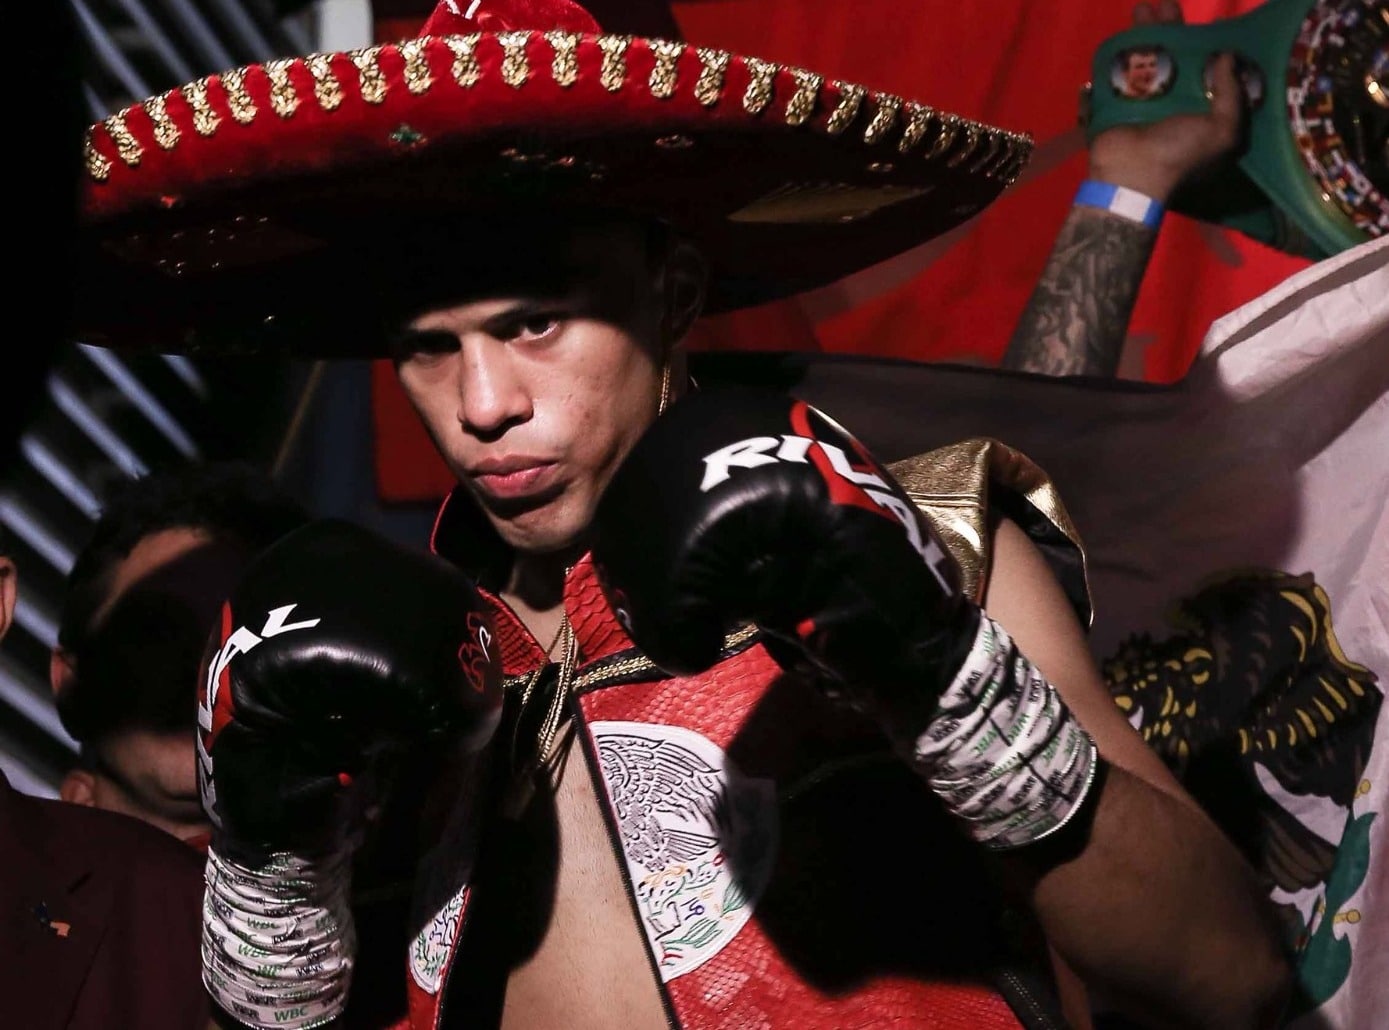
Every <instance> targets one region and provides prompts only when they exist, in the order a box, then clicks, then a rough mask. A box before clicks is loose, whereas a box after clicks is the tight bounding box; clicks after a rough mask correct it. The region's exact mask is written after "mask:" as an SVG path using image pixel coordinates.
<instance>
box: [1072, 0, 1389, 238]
mask: <svg viewBox="0 0 1389 1030" xmlns="http://www.w3.org/2000/svg"><path fill="white" fill-rule="evenodd" d="M1222 51H1231V52H1233V53H1234V54H1235V55H1236V69H1237V75H1238V77H1239V80H1240V83H1241V85H1242V87H1243V88H1244V91H1245V95H1246V97H1247V98H1248V100H1249V106H1250V108H1251V110H1250V112H1249V126H1248V137H1247V145H1246V147H1245V149H1244V152H1243V156H1242V157H1241V158H1240V159H1239V162H1238V168H1237V170H1231V171H1229V172H1226V173H1221V175H1220V176H1219V177H1217V178H1214V179H1212V181H1209V182H1206V181H1203V182H1202V184H1201V187H1200V189H1199V190H1196V189H1193V190H1191V191H1189V193H1190V195H1189V196H1188V195H1186V193H1183V192H1182V191H1178V194H1177V195H1176V196H1174V197H1173V198H1172V202H1171V204H1170V205H1169V206H1170V207H1172V208H1173V209H1174V210H1177V211H1180V212H1182V213H1183V214H1187V215H1190V216H1191V217H1194V218H1199V219H1201V220H1202V221H1207V222H1217V223H1219V224H1221V225H1225V226H1227V227H1229V228H1232V229H1236V230H1238V231H1240V232H1242V233H1244V234H1245V235H1247V236H1250V237H1252V238H1254V239H1256V240H1259V241H1260V242H1262V243H1266V244H1269V245H1270V246H1273V247H1277V248H1279V249H1280V250H1284V251H1287V252H1289V253H1294V254H1300V255H1303V256H1306V257H1309V258H1313V259H1319V258H1322V257H1328V256H1330V255H1332V254H1335V253H1338V252H1340V251H1342V250H1345V249H1347V248H1349V247H1353V246H1355V245H1356V244H1359V243H1364V242H1365V241H1366V240H1369V239H1371V238H1373V237H1377V236H1383V235H1389V3H1386V0H1267V2H1266V3H1264V4H1263V6H1261V7H1259V8H1257V9H1255V10H1253V11H1250V12H1249V13H1247V14H1244V15H1241V16H1239V17H1237V18H1227V19H1223V20H1220V21H1214V22H1210V23H1207V24H1204V25H1183V24H1155V25H1144V26H1140V27H1136V28H1132V29H1128V30H1126V31H1124V32H1121V33H1119V34H1118V35H1115V36H1111V37H1110V38H1109V39H1107V40H1105V41H1104V42H1103V43H1102V44H1100V47H1099V49H1098V50H1096V51H1095V56H1094V60H1093V63H1092V65H1091V82H1090V84H1089V85H1088V86H1087V87H1086V91H1085V96H1084V100H1083V103H1082V115H1081V119H1082V123H1083V124H1084V126H1085V129H1086V133H1087V136H1088V137H1089V138H1091V139H1093V138H1094V137H1095V136H1096V135H1098V134H1099V133H1101V132H1103V131H1104V130H1105V129H1109V128H1112V127H1113V126H1116V125H1143V124H1148V123H1150V122H1156V121H1159V120H1160V119H1163V118H1166V117H1168V116H1169V115H1174V114H1202V113H1205V112H1207V111H1209V110H1210V104H1209V100H1208V96H1207V85H1206V83H1207V77H1208V74H1209V71H1208V69H1209V67H1210V64H1211V62H1212V61H1213V60H1214V58H1215V56H1216V55H1217V54H1219V53H1220V52H1222Z"/></svg>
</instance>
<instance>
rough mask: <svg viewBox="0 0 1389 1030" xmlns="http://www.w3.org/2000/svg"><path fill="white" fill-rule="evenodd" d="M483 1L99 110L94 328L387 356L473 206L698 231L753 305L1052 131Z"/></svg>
mask: <svg viewBox="0 0 1389 1030" xmlns="http://www.w3.org/2000/svg"><path fill="white" fill-rule="evenodd" d="M466 4H468V0H457V3H455V2H454V0H444V2H443V3H441V4H440V5H439V6H438V7H437V8H436V9H435V11H434V13H433V15H432V16H431V17H430V19H429V20H428V22H426V24H425V26H424V28H423V31H422V34H421V35H420V36H419V37H418V38H413V39H408V40H403V41H401V42H399V43H396V44H389V45H380V46H372V47H367V48H363V49H360V50H353V51H348V52H341V53H319V54H312V55H309V56H307V57H303V58H296V59H285V60H276V61H271V62H268V63H265V64H261V65H252V66H248V67H244V68H239V69H236V70H234V71H228V72H224V73H222V74H220V75H210V76H208V77H206V78H203V79H199V80H198V81H196V82H191V83H188V84H187V85H184V86H182V87H181V88H179V89H175V90H170V91H169V92H167V93H164V94H162V95H159V96H155V97H151V98H150V99H148V100H146V101H144V102H143V103H140V104H136V105H133V106H131V107H129V108H127V109H126V110H124V111H121V112H120V113H119V114H115V115H112V116H111V117H109V118H107V119H106V120H105V121H103V122H99V123H97V124H96V125H94V126H92V127H91V129H90V130H89V133H88V137H87V141H86V180H85V188H84V191H83V198H82V212H81V218H82V226H83V227H82V232H81V236H80V241H79V244H80V245H79V280H78V282H79V298H78V303H77V310H76V312H75V315H76V318H75V332H76V335H77V336H78V338H80V339H82V340H84V341H86V342H89V343H96V344H102V345H106V346H112V347H118V348H132V349H152V350H160V351H166V352H198V351H227V350H257V349H264V348H274V349H276V350H281V351H285V350H288V351H292V352H295V353H300V354H306V355H309V354H313V355H319V356H369V355H374V354H379V353H381V352H382V346H383V344H382V341H381V339H380V338H379V334H378V333H377V332H376V327H377V326H378V325H379V321H378V316H379V314H380V309H381V308H382V307H383V306H384V305H386V304H387V303H388V301H389V297H388V296H386V294H389V292H390V291H391V289H392V288H393V287H391V286H390V285H383V283H389V282H391V281H392V280H391V277H390V275H388V274H386V273H387V272H388V271H389V270H391V269H396V270H398V269H399V268H400V267H402V264H401V261H400V260H398V259H399V258H401V257H402V256H404V255H407V254H408V256H409V257H410V258H411V261H410V262H407V264H408V265H409V267H421V266H422V265H430V264H432V265H437V266H439V267H440V268H443V269H446V268H447V265H448V263H449V262H450V260H453V259H456V258H457V257H458V256H459V255H462V254H469V255H471V257H472V259H473V260H476V259H477V257H478V255H479V254H484V253H485V248H486V247H487V240H486V236H485V233H484V232H482V231H481V230H479V231H478V232H476V233H471V234H470V233H469V231H468V229H469V226H470V225H481V224H488V225H495V224H497V223H496V220H495V219H494V218H492V216H495V215H497V214H498V212H506V211H525V210H529V211H531V212H537V211H580V210H612V211H622V212H629V213H632V214H636V215H639V216H646V217H651V218H654V219H658V220H660V221H663V222H665V223H667V224H669V225H671V226H672V227H674V228H676V229H678V230H680V231H682V232H684V233H686V234H688V235H689V236H691V237H692V238H694V239H695V240H696V241H697V242H698V243H699V244H700V246H701V247H702V249H703V251H704V253H705V256H706V258H707V259H708V261H709V265H710V270H711V288H710V298H709V309H710V310H711V311H726V310H730V309H734V308H738V307H742V306H746V305H751V304H756V303H761V302H764V301H768V300H772V299H774V298H776V297H780V296H785V295H788V294H791V293H795V292H799V291H801V290H805V289H810V288H813V287H816V286H820V285H823V284H825V283H828V282H831V281H833V280H835V279H838V278H840V277H842V276H844V275H847V274H848V273H850V272H853V271H856V270H858V269H861V268H864V267H866V266H868V265H871V264H874V263H876V262H879V261H882V260H884V259H886V258H889V257H891V256H893V255H895V254H897V253H900V252H901V251H903V250H906V249H908V248H910V247H912V246H915V245H916V244H919V243H921V242H923V241H925V240H927V239H929V238H931V237H933V236H936V235H938V234H940V233H942V232H945V231H947V230H949V229H950V228H952V227H954V226H955V225H957V224H959V223H960V222H963V221H964V220H966V219H968V218H970V217H972V216H973V215H975V214H977V213H978V212H979V211H980V210H981V209H982V208H984V207H985V206H986V205H987V204H988V203H989V202H990V201H992V200H993V199H994V198H995V197H996V196H997V195H998V194H999V193H1000V192H1001V191H1002V190H1003V189H1004V188H1005V187H1006V186H1007V185H1008V184H1009V183H1010V182H1012V181H1013V179H1014V178H1015V177H1016V176H1017V173H1018V171H1019V169H1020V168H1021V167H1022V165H1023V163H1024V162H1025V161H1026V159H1027V157H1028V155H1029V153H1030V151H1031V145H1032V142H1031V139H1030V138H1029V137H1028V136H1026V135H1022V134H1019V133H1014V132H1007V131H1004V130H1001V129H997V128H992V127H989V126H986V125H981V124H978V123H976V122H972V121H969V120H967V119H964V118H960V117H957V116H955V115H952V114H947V113H944V112H940V111H937V110H935V109H933V108H932V107H930V106H928V105H927V104H924V103H920V102H915V101H910V100H904V99H902V98H900V97H897V96H892V95H889V94H886V93H881V92H876V91H874V90H871V89H866V88H864V87H862V86H858V85H854V84H851V83H846V82H839V81H830V80H826V79H825V78H823V77H822V76H820V75H817V74H815V73H814V72H810V71H805V70H803V69H800V68H791V67H784V66H781V65H778V64H774V63H771V62H769V61H763V60H759V59H757V58H754V57H743V56H738V55H735V54H730V53H727V52H725V51H722V50H714V49H708V48H701V47H695V46H688V45H685V44H683V43H679V42H672V41H666V40H661V39H644V38H633V37H630V36H618V35H604V34H603V33H602V31H601V29H600V28H599V26H598V25H597V24H596V22H594V20H593V19H592V18H591V17H590V16H589V15H588V13H587V12H585V11H584V10H583V9H582V8H580V7H578V6H577V5H576V4H574V3H572V2H570V0H511V2H509V3H504V2H501V0H494V2H492V3H488V2H487V0H473V2H472V3H471V5H470V6H467V9H466V10H464V9H462V7H463V6H464V5H466ZM488 219H491V220H488ZM441 227H442V228H441ZM490 231H496V230H495V229H494V230H490ZM422 250H423V251H424V257H425V259H426V260H424V261H421V260H420V258H421V251H422Z"/></svg>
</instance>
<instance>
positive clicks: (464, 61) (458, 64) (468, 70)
mask: <svg viewBox="0 0 1389 1030" xmlns="http://www.w3.org/2000/svg"><path fill="white" fill-rule="evenodd" d="M481 38H482V37H481V35H480V34H479V33H476V32H473V33H469V34H468V35H466V36H445V37H444V43H445V44H447V46H448V48H449V49H450V50H451V51H453V68H452V70H451V72H450V74H452V75H453V81H454V82H456V83H458V84H459V85H460V86H462V87H463V88H464V89H468V88H470V87H471V86H475V85H477V80H478V79H479V78H481V77H482V68H481V66H480V65H479V64H478V63H477V42H478V40H479V39H481Z"/></svg>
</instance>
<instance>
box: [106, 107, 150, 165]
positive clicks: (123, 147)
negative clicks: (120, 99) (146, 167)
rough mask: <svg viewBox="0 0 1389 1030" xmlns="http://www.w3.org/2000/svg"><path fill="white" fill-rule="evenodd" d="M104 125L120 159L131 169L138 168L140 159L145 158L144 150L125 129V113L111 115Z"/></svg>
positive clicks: (127, 129) (128, 130)
mask: <svg viewBox="0 0 1389 1030" xmlns="http://www.w3.org/2000/svg"><path fill="white" fill-rule="evenodd" d="M127 110H129V109H128V108H127ZM105 125H106V131H107V132H108V133H109V134H110V136H111V140H112V142H114V143H115V144H116V153H117V154H118V155H120V159H121V160H122V161H124V162H125V163H126V164H127V165H129V166H130V167H131V168H136V167H138V166H139V164H140V158H142V157H144V156H145V148H144V147H142V146H140V141H139V140H137V139H136V138H135V137H134V135H132V134H131V131H130V129H129V128H127V127H126V124H125V112H124V111H121V112H119V113H117V114H113V115H111V117H109V118H107V119H106V122H105Z"/></svg>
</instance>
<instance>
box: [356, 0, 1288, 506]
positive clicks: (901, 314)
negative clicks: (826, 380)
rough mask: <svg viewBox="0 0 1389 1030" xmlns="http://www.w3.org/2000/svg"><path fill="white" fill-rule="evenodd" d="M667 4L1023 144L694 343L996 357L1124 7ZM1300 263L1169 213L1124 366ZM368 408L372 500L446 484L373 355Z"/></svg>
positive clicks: (1102, 2)
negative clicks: (953, 203)
mask: <svg viewBox="0 0 1389 1030" xmlns="http://www.w3.org/2000/svg"><path fill="white" fill-rule="evenodd" d="M628 2H629V3H631V4H633V5H634V6H635V7H640V6H642V4H641V3H640V0H628ZM661 2H662V0H646V5H647V6H651V5H658V4H660V3H661ZM396 6H397V5H392V7H393V8H394V7H396ZM609 6H612V5H611V4H609ZM1184 6H1185V11H1186V17H1187V20H1188V21H1190V22H1205V21H1211V20H1214V19H1216V18H1223V17H1230V16H1233V15H1236V14H1241V13H1243V12H1245V11H1248V10H1250V9H1252V8H1254V7H1256V6H1258V4H1257V3H1256V2H1254V0H1187V2H1186V4H1185V5H1184ZM671 9H672V10H673V12H674V15H675V17H676V20H677V21H678V23H679V25H680V28H681V31H682V32H683V34H684V38H685V39H686V40H687V41H688V42H690V43H694V44H698V45H701V46H717V47H722V48H724V49H727V50H732V51H735V52H739V53H744V54H749V55H753V56H757V57H763V58H766V59H769V60H774V61H778V62H781V63H785V64H794V65H800V66H803V67H807V68H813V69H815V70H816V71H818V72H822V73H824V74H825V75H827V76H832V77H836V78H841V79H846V80H849V81H853V82H860V83H863V84H864V85H867V86H871V87H873V88H877V89H884V90H888V91H890V92H893V93H897V94H900V95H902V96H904V97H909V98H915V99H919V100H922V101H924V102H926V103H929V104H931V105H933V106H935V107H938V108H942V109H944V110H948V111H953V112H955V113H957V114H961V115H966V116H968V117H971V118H976V119H979V120H981V121H984V122H988V123H991V124H995V125H999V126H1003V127H1005V128H1010V129H1017V130H1023V131H1026V132H1029V133H1031V134H1032V135H1033V137H1034V138H1035V139H1036V141H1037V149H1036V152H1035V154H1034V158H1033V160H1032V162H1031V163H1030V165H1029V166H1028V168H1027V169H1025V170H1024V172H1023V175H1022V177H1021V178H1020V180H1019V181H1018V183H1017V184H1016V185H1015V186H1014V187H1013V188H1011V189H1010V190H1009V191H1008V192H1007V193H1006V194H1005V195H1004V196H1003V197H1002V198H1000V199H999V200H998V201H997V202H996V203H994V204H993V205H992V206H991V207H989V208H988V209H987V210H986V211H985V212H984V213H983V214H981V215H980V216H979V217H978V218H976V219H974V220H973V221H972V222H970V223H969V224H968V225H966V226H964V227H962V228H961V229H960V230H958V231H956V232H955V233H952V234H951V235H950V236H949V237H947V238H945V239H943V240H938V241H935V244H934V245H930V246H927V247H924V248H922V249H921V250H920V251H917V252H914V253H913V254H912V255H911V256H910V257H909V258H904V259H902V260H901V261H898V262H895V263H892V265H891V267H885V268H883V269H882V270H881V271H875V272H871V273H868V274H866V275H862V276H858V277H855V279H854V280H853V282H852V284H848V285H846V289H845V290H842V291H836V290H834V289H830V290H825V291H821V292H820V293H818V294H816V295H814V296H811V297H808V298H801V299H794V300H791V301H784V302H780V303H777V304H773V305H768V306H766V307H763V308H759V309H755V310H752V311H747V312H739V313H736V314H733V315H725V316H720V317H718V318H709V319H705V320H704V322H703V323H702V324H701V325H700V326H699V327H698V328H697V330H696V333H695V336H694V339H693V340H692V346H693V347H695V348H698V349H735V350H788V349H791V350H811V349H818V350H825V351H835V352H844V353H855V354H876V355H887V356H894V357H905V358H913V359H918V360H925V361H948V362H970V363H974V364H984V365H994V364H997V362H998V360H999V359H1000V357H1001V356H1002V354H1003V349H1004V346H1005V345H1006V344H1007V341H1008V338H1009V336H1010V335H1011V333H1012V330H1013V325H1014V323H1015V322H1016V321H1017V318H1018V315H1019V314H1020V313H1021V311H1022V308H1023V305H1024V304H1025V303H1026V301H1027V297H1028V295H1029V294H1030V293H1031V291H1032V288H1033V285H1034V284H1035V283H1036V281H1037V278H1038V276H1039V275H1040V274H1041V271H1042V268H1043V266H1044V265H1045V263H1046V259H1047V254H1048V252H1049V251H1050V248H1051V244H1052V241H1053V239H1054V237H1055V234H1056V231H1057V229H1058V228H1059V226H1060V224H1061V221H1062V219H1063V218H1064V217H1065V215H1066V211H1067V210H1068V208H1069V206H1070V202H1071V197H1072V196H1073V195H1074V193H1075V190H1076V187H1077V186H1078V185H1079V183H1080V180H1081V179H1082V178H1083V177H1084V173H1085V156H1084V153H1085V144H1084V139H1083V137H1082V135H1081V133H1080V132H1079V130H1078V129H1077V128H1076V104H1077V99H1078V97H1079V93H1080V89H1081V87H1082V86H1083V84H1084V83H1085V82H1086V80H1087V79H1088V76H1089V65H1090V57H1091V54H1092V53H1093V51H1094V49H1095V47H1096V45H1097V44H1099V42H1100V41H1101V40H1103V39H1105V38H1106V37H1107V36H1109V35H1112V34H1113V33H1115V32H1118V31H1120V30H1121V29H1124V28H1126V27H1128V26H1129V24H1130V18H1131V10H1132V5H1131V4H1130V3H1129V2H1128V0H1002V2H998V3H990V4H983V3H971V2H961V0H856V2H854V3H845V2H844V0H684V2H680V0H677V2H675V3H673V4H672V7H671ZM604 13H606V12H600V15H601V14H604ZM390 14H391V16H390V17H389V18H387V17H382V18H380V19H379V20H378V24H377V37H378V39H380V40H390V39H398V38H401V37H403V36H407V35H410V34H411V33H412V32H413V31H414V30H415V27H416V26H417V25H418V24H419V21H420V20H421V19H420V17H414V16H407V15H404V14H402V13H401V12H400V11H398V10H392V11H391V12H390ZM421 17H422V16H421ZM605 27H611V28H615V29H623V26H620V25H612V24H605ZM1305 264H1306V262H1305V261H1303V260H1301V259H1297V258H1292V257H1289V256H1287V255H1284V254H1281V253H1279V252H1277V251H1273V250H1270V249H1269V248H1266V247H1263V246H1261V245H1259V244H1257V243H1254V242H1252V241H1249V240H1247V239H1245V238H1244V237H1242V236H1239V235H1237V234H1234V233H1229V232H1226V231H1223V230H1218V229H1214V228H1211V227H1208V226H1203V225H1199V224H1197V223H1195V222H1192V221H1190V220H1188V219H1185V218H1182V217H1180V216H1176V215H1169V216H1168V217H1167V219H1166V221H1165V223H1164V225H1163V228H1162V231H1161V233H1160V236H1159V238H1158V243H1157V248H1156V252H1155V254H1154V258H1153V262H1152V265H1151V267H1150V269H1149V271H1148V274H1147V277H1146V279H1145V280H1144V283H1143V288H1142V291H1141V293H1140V295H1139V299H1138V305H1137V309H1136V310H1135V312H1134V317H1133V321H1132V323H1131V325H1130V327H1129V341H1128V346H1127V347H1126V350H1125V358H1124V363H1123V365H1122V370H1121V371H1122V374H1124V375H1126V376H1128V377H1130V378H1135V379H1146V380H1149V381H1153V382H1172V381H1174V380H1177V379H1180V378H1181V377H1182V375H1183V374H1184V373H1185V371H1186V369H1187V366H1188V365H1189V363H1190V361H1191V359H1192V356H1193V355H1194V353H1195V351H1196V347H1197V345H1198V343H1199V342H1200V340H1201V337H1202V336H1203V335H1204V333H1205V331H1206V329H1207V328H1208V326H1209V325H1210V323H1211V321H1212V320H1214V319H1215V318H1217V317H1219V316H1220V315H1222V314H1224V313H1225V312H1227V311H1230V310H1231V309H1233V308H1236V307H1238V306H1239V305H1241V304H1243V303H1245V302H1246V301H1248V300H1250V299H1252V298H1254V297H1256V296H1258V295H1259V294H1261V293H1263V292H1264V291H1266V290H1267V289H1269V288H1270V287H1272V286H1273V285H1274V284H1275V283H1277V282H1280V281H1282V280H1283V279H1285V278H1287V277H1288V276H1289V275H1291V274H1292V273H1293V272H1294V271H1296V270H1297V269H1299V268H1301V267H1303V266H1304V265H1305ZM373 415H374V419H375V432H376V471H377V484H378V489H379V493H380V497H381V500H382V501H384V502H387V503H393V502H411V501H415V502H418V501H429V500H433V499H436V498H438V497H441V496H442V495H443V493H444V492H445V491H447V490H448V489H449V487H451V486H452V484H453V480H452V477H451V476H450V475H449V474H448V472H447V470H446V469H445V468H444V466H443V464H442V462H441V461H440V460H439V458H438V457H437V456H436V455H435V453H434V450H433V447H432V445H431V444H430V442H429V440H428V438H427V437H426V436H425V434H424V431H423V430H422V429H421V428H420V426H419V424H418V421H417V420H416V418H415V416H414V413H413V412H412V411H411V410H410V407H409V404H408V403H407V402H406V400H405V398H404V396H403V395H402V394H401V392H400V389H399V387H398V385H397V384H396V382H395V378H394V373H393V371H392V369H391V368H390V366H389V365H388V364H387V363H385V362H378V363H377V364H376V367H375V368H374V401H373Z"/></svg>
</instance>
